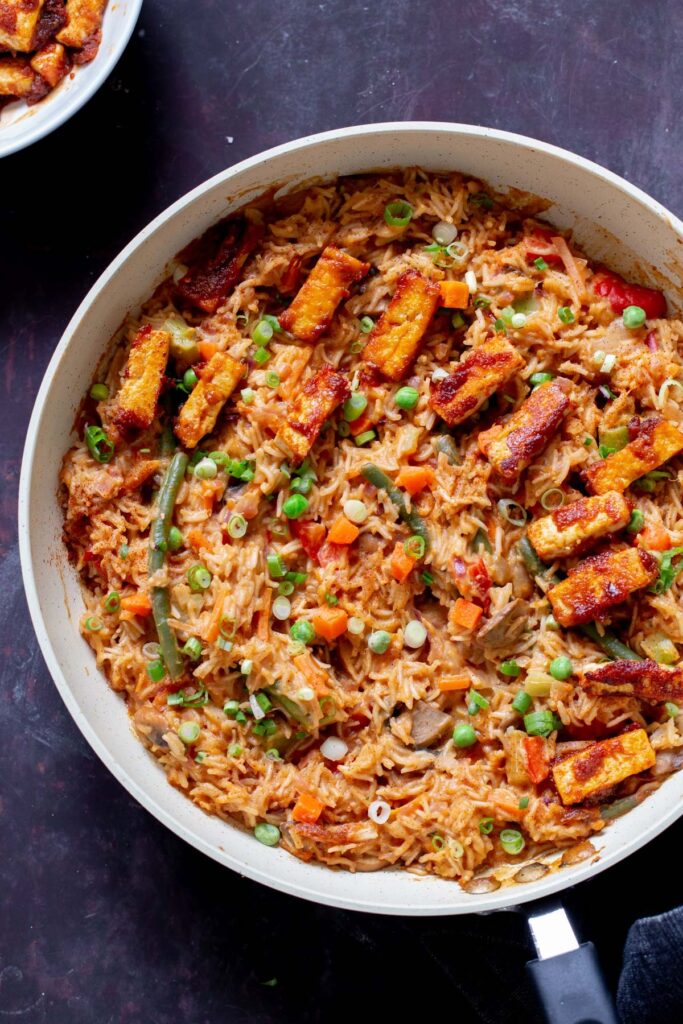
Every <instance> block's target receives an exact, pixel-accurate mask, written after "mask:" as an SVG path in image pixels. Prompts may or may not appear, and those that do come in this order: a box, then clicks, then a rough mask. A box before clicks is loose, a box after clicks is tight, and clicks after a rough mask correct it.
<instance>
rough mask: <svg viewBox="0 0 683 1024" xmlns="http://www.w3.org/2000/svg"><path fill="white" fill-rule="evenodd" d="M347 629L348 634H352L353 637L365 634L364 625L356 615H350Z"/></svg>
mask: <svg viewBox="0 0 683 1024" xmlns="http://www.w3.org/2000/svg"><path fill="white" fill-rule="evenodd" d="M347 629H348V631H349V633H352V634H353V635H354V636H360V635H361V634H362V633H364V632H365V623H364V622H363V620H362V619H359V618H358V617H357V616H356V615H352V616H351V618H350V619H349V621H348V625H347Z"/></svg>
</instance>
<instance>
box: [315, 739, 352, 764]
mask: <svg viewBox="0 0 683 1024" xmlns="http://www.w3.org/2000/svg"><path fill="white" fill-rule="evenodd" d="M348 750H349V746H348V744H347V743H345V742H344V740H342V739H340V738H339V737H338V736H328V737H327V739H326V740H325V742H324V743H323V744H322V746H321V747H320V753H321V754H322V755H323V757H326V758H327V760H328V761H341V759H342V758H343V757H346V755H347V753H348Z"/></svg>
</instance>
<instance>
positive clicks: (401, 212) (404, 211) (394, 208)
mask: <svg viewBox="0 0 683 1024" xmlns="http://www.w3.org/2000/svg"><path fill="white" fill-rule="evenodd" d="M412 216H413V208H412V206H411V205H410V203H407V202H406V201H405V200H404V199H395V200H394V201H393V202H391V203H388V204H387V205H386V206H385V208H384V219H385V221H386V222H387V224H388V225H389V227H392V228H404V227H406V225H407V224H409V223H410V219H411V217H412Z"/></svg>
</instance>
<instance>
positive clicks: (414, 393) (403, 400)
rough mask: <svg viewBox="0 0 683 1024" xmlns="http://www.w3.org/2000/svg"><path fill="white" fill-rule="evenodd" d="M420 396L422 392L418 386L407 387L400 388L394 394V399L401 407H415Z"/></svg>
mask: <svg viewBox="0 0 683 1024" xmlns="http://www.w3.org/2000/svg"><path fill="white" fill-rule="evenodd" d="M419 398H420V393H419V391H418V390H417V389H416V388H411V387H409V386H407V385H406V387H403V388H399V389H398V391H397V392H396V394H395V395H394V401H395V402H396V405H397V406H398V407H399V409H414V408H415V406H416V405H417V403H418V401H419Z"/></svg>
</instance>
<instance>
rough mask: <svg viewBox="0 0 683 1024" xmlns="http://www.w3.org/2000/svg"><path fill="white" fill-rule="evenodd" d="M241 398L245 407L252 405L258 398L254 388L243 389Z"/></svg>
mask: <svg viewBox="0 0 683 1024" xmlns="http://www.w3.org/2000/svg"><path fill="white" fill-rule="evenodd" d="M240 398H241V399H242V401H243V402H244V404H245V405H251V404H252V402H253V401H254V399H255V398H256V392H255V391H254V389H253V388H242V390H241V391H240Z"/></svg>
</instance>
